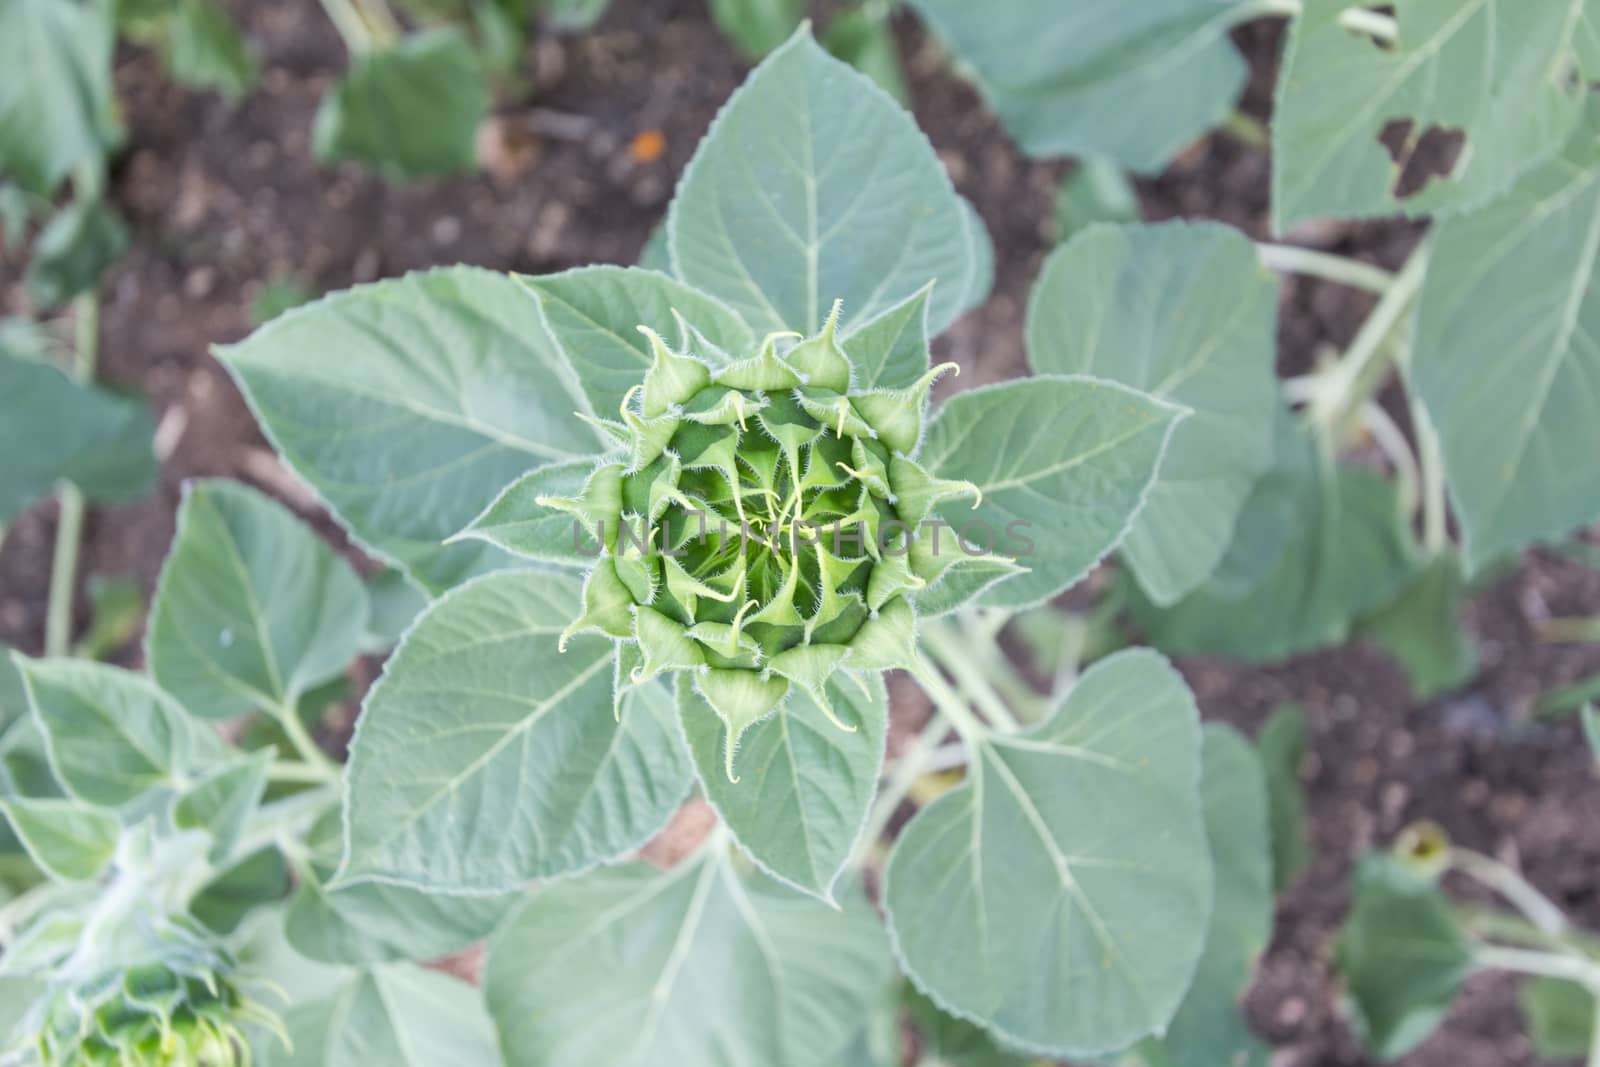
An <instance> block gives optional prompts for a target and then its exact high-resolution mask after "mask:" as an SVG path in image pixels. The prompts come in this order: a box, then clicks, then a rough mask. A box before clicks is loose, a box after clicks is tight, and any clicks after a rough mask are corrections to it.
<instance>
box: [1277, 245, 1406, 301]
mask: <svg viewBox="0 0 1600 1067" xmlns="http://www.w3.org/2000/svg"><path fill="white" fill-rule="evenodd" d="M1256 251H1257V252H1258V253H1259V254H1260V256H1261V262H1262V263H1264V264H1266V265H1267V267H1268V268H1269V269H1271V270H1275V271H1277V272H1278V273H1280V274H1304V275H1306V276H1307V277H1309V278H1321V279H1322V280H1324V281H1329V282H1337V283H1339V284H1340V285H1348V286H1350V287H1351V288H1352V289H1365V290H1366V291H1367V292H1371V293H1386V292H1388V291H1389V287H1390V286H1391V285H1393V284H1394V275H1393V274H1391V273H1389V272H1388V271H1386V270H1384V269H1383V268H1382V267H1374V266H1372V265H1371V264H1369V263H1362V262H1361V261H1360V260H1355V259H1350V258H1348V257H1346V256H1340V255H1335V254H1334V253H1332V252H1319V251H1317V250H1316V249H1314V248H1298V247H1296V246H1294V245H1280V244H1268V243H1261V244H1257V245H1256Z"/></svg>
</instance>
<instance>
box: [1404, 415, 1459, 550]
mask: <svg viewBox="0 0 1600 1067" xmlns="http://www.w3.org/2000/svg"><path fill="white" fill-rule="evenodd" d="M1411 425H1412V426H1413V427H1414V428H1415V431H1416V435H1417V466H1418V467H1419V469H1420V472H1421V474H1420V476H1421V478H1422V547H1423V548H1425V549H1427V551H1428V554H1429V555H1433V556H1437V555H1440V554H1441V553H1443V552H1444V550H1445V549H1447V548H1449V547H1450V528H1449V524H1448V516H1449V504H1448V502H1447V500H1446V498H1445V485H1444V451H1443V449H1442V448H1441V447H1440V445H1439V431H1438V430H1437V429H1435V428H1434V425H1433V420H1432V419H1431V418H1429V417H1428V410H1427V408H1425V407H1423V406H1422V402H1421V401H1420V400H1418V399H1417V398H1416V397H1415V396H1412V397H1411Z"/></svg>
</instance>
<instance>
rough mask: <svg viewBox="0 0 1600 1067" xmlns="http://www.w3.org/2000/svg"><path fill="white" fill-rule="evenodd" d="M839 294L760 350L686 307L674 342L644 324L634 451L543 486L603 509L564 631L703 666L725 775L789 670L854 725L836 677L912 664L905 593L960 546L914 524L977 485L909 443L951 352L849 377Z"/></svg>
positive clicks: (644, 657) (695, 674) (784, 688)
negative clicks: (596, 555)
mask: <svg viewBox="0 0 1600 1067" xmlns="http://www.w3.org/2000/svg"><path fill="white" fill-rule="evenodd" d="M839 310H840V309H839V306H838V305H835V306H834V309H833V312H832V314H830V315H829V316H828V320H827V322H826V323H825V324H824V325H823V327H822V329H821V331H819V332H818V333H817V335H816V336H814V337H811V338H807V339H802V340H798V341H795V340H794V339H795V338H798V337H799V335H797V334H787V333H774V334H771V335H769V336H767V337H765V338H763V339H762V341H761V342H760V344H759V345H758V346H757V348H756V351H755V352H754V353H753V354H741V353H725V352H722V351H720V350H716V349H713V348H711V347H710V346H709V345H708V344H707V343H706V341H705V339H704V337H703V336H702V335H701V333H700V332H699V331H698V330H696V329H695V328H694V326H693V324H692V323H688V322H685V321H684V320H683V319H682V318H681V317H678V322H677V327H678V329H677V334H678V336H679V337H680V339H681V340H680V344H679V346H678V347H677V348H676V349H674V348H672V347H669V346H668V344H667V343H666V341H664V340H663V339H662V337H661V335H660V334H659V333H658V332H657V330H656V329H655V328H654V327H652V326H649V325H644V326H641V327H640V331H641V332H642V333H643V334H644V335H645V337H646V338H648V340H649V343H650V352H651V365H650V368H649V370H648V372H647V373H646V374H645V377H644V381H643V382H642V383H641V384H640V385H638V386H635V387H634V388H633V389H632V390H630V391H629V393H628V395H627V397H626V398H625V399H624V400H623V403H622V409H621V423H620V426H621V428H622V429H623V431H624V432H625V433H626V434H627V435H628V439H627V441H626V442H625V447H626V448H627V451H628V453H629V456H628V461H627V463H625V464H607V465H604V466H601V467H599V468H597V469H596V470H595V473H594V474H593V475H592V476H591V478H590V482H589V484H588V485H587V486H585V488H584V489H583V490H582V491H581V492H580V493H578V494H577V495H576V496H575V497H574V498H572V499H563V500H552V501H548V502H547V503H548V506H551V507H555V508H559V509H561V510H564V511H567V512H569V513H571V514H573V515H574V516H576V517H577V518H578V520H579V521H580V522H582V523H583V524H584V525H585V526H587V527H588V528H589V529H590V531H591V532H592V533H593V532H595V531H596V530H597V529H598V528H599V527H600V525H601V523H602V521H603V520H608V519H609V520H612V521H611V522H610V524H609V526H607V528H606V531H605V536H604V537H603V538H602V543H603V546H604V548H605V551H606V554H605V555H604V556H603V557H602V558H601V559H600V560H599V562H598V563H597V565H596V566H595V568H594V570H593V571H592V572H591V573H590V575H589V578H588V581H587V582H586V584H585V587H584V610H583V613H582V615H581V616H580V617H579V618H578V619H577V620H576V621H575V622H574V623H573V624H572V626H571V627H569V628H568V634H573V633H578V632H582V631H585V630H598V631H600V632H602V633H605V634H607V635H609V636H611V637H613V638H617V639H619V640H627V641H632V642H636V643H637V651H638V654H637V657H636V661H635V665H634V666H632V667H631V668H630V670H629V672H628V680H629V681H631V682H633V683H635V684H638V683H642V682H644V681H646V680H647V679H649V678H652V677H655V676H657V675H659V674H662V673H665V672H670V671H689V672H692V678H693V682H694V689H695V691H696V692H698V693H699V694H700V696H701V697H702V698H703V699H704V700H705V701H706V703H707V704H708V705H709V706H710V707H711V708H712V709H714V710H715V711H716V713H717V714H718V715H719V716H720V717H721V719H722V721H723V723H724V724H725V725H726V727H727V748H726V751H725V754H724V758H725V763H726V770H727V774H728V777H729V778H730V779H734V780H737V776H736V773H735V767H734V760H735V754H736V751H737V746H738V742H739V737H740V735H741V734H742V733H743V732H744V731H745V730H746V729H748V728H749V727H750V726H751V725H752V724H754V723H755V722H757V721H759V720H760V719H762V718H763V717H765V716H766V715H768V714H770V713H772V711H773V710H775V709H776V708H778V707H779V706H780V705H781V704H782V702H783V701H784V700H785V699H786V698H787V697H788V695H789V694H790V693H791V692H792V691H793V690H794V689H800V690H801V691H803V692H805V693H807V694H809V695H810V696H811V698H812V699H813V700H814V701H815V702H816V703H817V705H818V706H819V707H820V708H821V709H822V710H823V712H824V714H826V715H827V716H828V717H829V718H830V719H832V720H833V721H834V723H835V724H836V725H838V726H839V727H840V728H841V729H852V727H850V726H849V725H847V724H846V723H844V722H843V721H841V720H840V719H838V718H837V716H836V715H835V713H834V709H833V707H832V706H831V704H830V703H829V701H828V698H827V682H828V679H829V677H830V676H832V675H833V674H834V673H835V672H836V671H838V670H839V669H841V668H847V669H851V670H885V669H890V668H895V667H904V666H909V665H911V664H912V663H913V661H914V658H915V642H916V613H915V611H914V610H913V607H912V604H911V600H910V598H911V597H913V596H915V595H916V593H917V592H918V591H920V590H922V589H924V588H926V587H927V586H928V585H929V583H930V582H932V581H934V580H935V579H936V578H937V577H938V576H939V575H940V574H942V573H943V572H944V571H945V570H946V569H947V568H948V567H949V565H950V562H951V561H947V560H941V559H939V558H938V553H937V551H930V550H929V548H928V547H927V546H926V545H925V544H923V543H922V541H921V540H920V539H919V535H920V531H919V529H918V528H919V526H920V525H921V524H922V523H923V522H924V521H925V520H926V519H928V517H929V516H930V515H931V514H932V512H933V510H934V508H935V507H936V506H937V505H939V504H940V503H941V502H943V501H946V500H949V499H951V498H952V497H957V496H971V497H973V498H974V499H976V497H977V489H976V487H974V486H972V485H970V484H968V483H965V482H951V481H945V480H942V479H939V478H935V477H934V476H932V475H931V474H929V473H928V472H927V471H924V470H923V469H922V468H921V467H920V466H918V465H917V464H916V462H915V461H914V460H912V459H911V458H910V457H911V456H912V455H913V454H914V452H915V450H916V447H917V444H918V441H919V439H920V438H921V436H922V431H923V421H924V419H923V416H924V413H925V411H926V407H927V397H928V391H929V389H930V388H931V387H932V385H933V383H934V381H935V380H937V378H938V377H939V376H940V374H942V373H944V372H945V371H947V370H950V369H951V365H949V364H946V365H944V366H942V367H938V368H935V369H934V370H931V371H929V372H928V373H927V374H925V375H923V376H922V377H921V378H920V379H919V380H918V381H916V382H915V383H913V384H912V385H909V386H907V387H905V388H900V389H876V390H871V391H863V392H859V393H858V392H854V391H852V383H853V382H854V381H855V380H856V374H855V370H854V367H853V366H852V363H851V359H850V355H849V345H848V342H841V341H840V340H839V337H838V324H839ZM635 526H637V527H638V528H637V529H635ZM596 536H599V535H598V534H596ZM949 550H950V552H951V553H954V551H955V546H954V544H953V543H950V545H949Z"/></svg>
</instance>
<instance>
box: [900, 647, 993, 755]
mask: <svg viewBox="0 0 1600 1067" xmlns="http://www.w3.org/2000/svg"><path fill="white" fill-rule="evenodd" d="M911 676H912V677H913V678H915V679H916V680H917V684H919V685H921V686H922V691H923V692H925V693H927V694H928V698H929V699H930V700H932V701H933V706H934V707H936V708H938V709H939V712H940V713H941V714H942V715H943V716H944V717H945V718H946V719H949V720H950V725H951V726H952V727H954V728H955V731H956V733H958V734H960V735H961V740H962V741H964V742H966V745H967V748H968V749H969V750H974V751H975V750H976V749H977V746H978V745H979V744H980V743H981V742H982V741H983V739H984V738H985V737H987V736H988V735H989V727H988V726H986V725H984V722H983V720H982V719H979V718H978V717H977V716H976V715H974V714H973V713H972V709H971V708H969V707H968V706H967V702H966V701H965V700H964V699H962V697H961V695H960V694H959V693H957V692H956V691H955V690H954V689H951V688H950V685H949V683H948V682H946V681H945V680H944V679H943V678H942V677H940V675H939V672H938V670H936V669H935V668H934V667H933V666H931V665H930V664H929V663H928V661H927V660H925V659H919V660H918V661H917V665H916V666H915V667H914V668H912V670H911Z"/></svg>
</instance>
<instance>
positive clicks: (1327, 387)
mask: <svg viewBox="0 0 1600 1067" xmlns="http://www.w3.org/2000/svg"><path fill="white" fill-rule="evenodd" d="M1427 272H1428V245H1427V242H1423V243H1422V244H1419V245H1418V246H1417V249H1416V251H1414V252H1412V253H1411V258H1410V259H1409V260H1407V261H1406V265H1405V267H1404V268H1402V269H1401V271H1400V273H1399V274H1398V275H1396V276H1395V280H1394V284H1393V285H1391V286H1390V287H1389V288H1388V290H1387V291H1386V292H1385V293H1384V294H1383V296H1382V297H1381V298H1380V299H1379V300H1378V304H1377V306H1376V307H1374V308H1373V309H1372V314H1370V315H1368V316H1367V321H1366V322H1364V323H1362V324H1361V329H1360V331H1359V332H1357V334H1356V336H1355V340H1353V341H1351V342H1350V348H1349V349H1348V350H1347V351H1346V352H1345V354H1344V356H1343V358H1341V359H1340V360H1339V362H1338V363H1337V364H1335V365H1334V367H1333V368H1332V369H1331V370H1329V371H1328V372H1327V375H1326V377H1325V378H1324V379H1323V380H1322V381H1321V382H1319V383H1318V387H1317V390H1316V393H1315V395H1314V396H1313V397H1312V398H1311V417H1312V419H1313V420H1314V421H1315V422H1316V423H1317V424H1318V425H1319V426H1321V427H1322V428H1323V429H1324V430H1325V431H1333V436H1334V437H1335V438H1339V437H1342V436H1343V431H1344V430H1345V428H1346V427H1347V425H1348V423H1349V420H1350V418H1351V415H1352V414H1353V413H1355V412H1357V411H1359V410H1360V406H1361V405H1362V404H1364V403H1365V402H1366V401H1367V399H1368V398H1369V397H1370V396H1371V395H1372V394H1373V393H1375V392H1377V390H1378V387H1379V386H1380V385H1382V384H1383V381H1384V378H1385V376H1386V373H1385V372H1386V371H1387V370H1388V368H1389V362H1388V361H1387V360H1385V359H1381V358H1379V357H1380V356H1382V355H1384V354H1385V353H1386V352H1388V351H1390V349H1391V346H1390V345H1389V344H1388V342H1389V339H1390V336H1391V335H1392V334H1393V333H1394V331H1395V328H1396V327H1397V326H1399V325H1400V323H1401V322H1402V321H1403V320H1404V318H1405V314H1406V312H1407V311H1408V310H1409V309H1410V307H1411V304H1412V301H1413V300H1414V299H1415V298H1416V295H1417V292H1418V290H1420V289H1421V288H1422V281H1423V278H1424V277H1426V275H1427Z"/></svg>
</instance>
